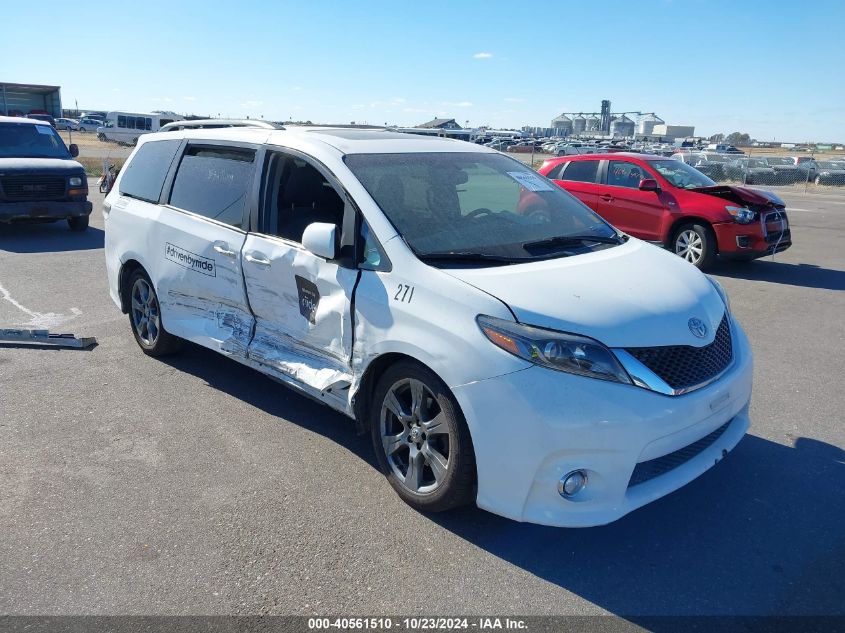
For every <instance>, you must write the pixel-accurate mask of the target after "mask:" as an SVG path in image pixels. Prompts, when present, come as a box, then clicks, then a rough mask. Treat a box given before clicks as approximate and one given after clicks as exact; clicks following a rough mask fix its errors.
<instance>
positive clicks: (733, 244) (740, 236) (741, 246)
mask: <svg viewBox="0 0 845 633" xmlns="http://www.w3.org/2000/svg"><path fill="white" fill-rule="evenodd" d="M778 229H779V230H775V227H774V226H773V225H772V223H769V224H765V223H762V222H753V223H751V224H738V223H736V222H722V223H718V224H714V225H713V230H714V231H715V233H716V244H717V248H718V251H719V255H720V256H722V257H725V258H727V259H745V260H749V259H756V258H757V257H764V256H766V255H772V254H774V253H780V252H781V251H785V250H786V249H787V248H789V247H790V246H792V232H791V231H790V229H789V222H788V220H787V219H785V218H784V220H783V224H782V225H779V226H778Z"/></svg>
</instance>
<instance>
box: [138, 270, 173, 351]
mask: <svg viewBox="0 0 845 633" xmlns="http://www.w3.org/2000/svg"><path fill="white" fill-rule="evenodd" d="M126 287H127V289H128V291H129V297H128V299H129V301H128V304H129V324H130V325H131V326H132V334H133V335H134V336H135V342H136V343H138V347H140V348H141V349H142V350H143V352H144V353H145V354H147V355H148V356H165V355H167V354H172V353H174V352H177V351H179V348H180V347H181V342H182V341H181V339H179V338H178V337H176V336H173V335H172V334H170V333H169V332H168V331H167V330H165V329H164V325H163V324H162V322H161V306H160V304H159V302H158V295H157V294H156V291H155V288H153V283H152V282H151V281H150V278H149V277H148V276H147V273H145V272H144V271H143V270H141V269H137V270H135V271H134V272H133V273H132V275H131V276H130V277H129V281H128V283H127V284H126Z"/></svg>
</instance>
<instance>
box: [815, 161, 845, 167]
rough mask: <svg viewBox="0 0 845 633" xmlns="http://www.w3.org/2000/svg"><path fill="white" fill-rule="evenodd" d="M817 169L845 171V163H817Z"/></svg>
mask: <svg viewBox="0 0 845 633" xmlns="http://www.w3.org/2000/svg"><path fill="white" fill-rule="evenodd" d="M816 167H819V168H821V169H845V163H837V162H835V161H831V160H821V161H819V162H817V163H816Z"/></svg>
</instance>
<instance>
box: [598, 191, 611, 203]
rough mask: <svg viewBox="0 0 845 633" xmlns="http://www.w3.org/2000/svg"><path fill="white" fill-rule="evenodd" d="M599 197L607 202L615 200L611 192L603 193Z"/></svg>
mask: <svg viewBox="0 0 845 633" xmlns="http://www.w3.org/2000/svg"><path fill="white" fill-rule="evenodd" d="M599 198H601V199H602V200H604V201H605V202H613V196H611V195H610V194H609V193H603V194H602V195H600V196H599Z"/></svg>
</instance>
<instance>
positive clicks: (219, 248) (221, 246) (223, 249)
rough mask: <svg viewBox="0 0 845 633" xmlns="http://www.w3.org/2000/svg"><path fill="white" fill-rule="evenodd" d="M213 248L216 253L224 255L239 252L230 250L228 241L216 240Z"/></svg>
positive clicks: (231, 255)
mask: <svg viewBox="0 0 845 633" xmlns="http://www.w3.org/2000/svg"><path fill="white" fill-rule="evenodd" d="M212 248H213V249H214V251H215V252H216V253H220V254H221V255H223V256H224V257H234V256H235V255H237V254H238V253H237V251H233V250H230V249H229V245H228V244H227V243H226V242H214V246H212Z"/></svg>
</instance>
